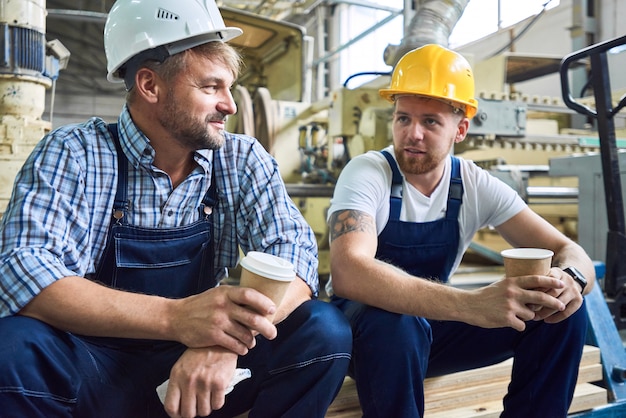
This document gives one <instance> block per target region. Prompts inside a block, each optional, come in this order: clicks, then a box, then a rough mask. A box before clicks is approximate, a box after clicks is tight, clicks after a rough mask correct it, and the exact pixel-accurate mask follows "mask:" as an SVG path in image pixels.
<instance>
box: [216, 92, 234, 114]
mask: <svg viewBox="0 0 626 418" xmlns="http://www.w3.org/2000/svg"><path fill="white" fill-rule="evenodd" d="M217 110H218V111H220V112H222V113H223V114H225V115H234V114H235V113H237V104H236V103H235V99H234V98H233V95H232V93H231V92H230V90H226V91H225V93H224V94H223V96H222V98H221V100H220V101H219V102H218V103H217Z"/></svg>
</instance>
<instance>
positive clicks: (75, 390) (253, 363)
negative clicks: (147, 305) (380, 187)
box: [0, 125, 352, 418]
mask: <svg viewBox="0 0 626 418" xmlns="http://www.w3.org/2000/svg"><path fill="white" fill-rule="evenodd" d="M115 128H116V125H111V126H110V127H109V129H110V130H111V133H112V134H113V136H114V138H115V141H116V148H117V150H118V162H119V167H120V170H119V180H118V188H117V192H116V197H115V203H114V209H115V210H114V213H113V218H114V219H113V221H112V225H111V227H110V230H109V237H108V241H107V247H106V249H105V252H104V254H103V257H102V260H101V262H100V263H99V266H98V268H97V273H96V274H97V280H98V281H100V282H102V283H104V284H106V285H108V286H112V287H115V288H119V289H125V290H130V291H136V292H142V293H149V294H154V295H161V296H165V297H169V298H182V297H185V296H188V295H192V294H196V293H200V292H202V291H203V290H206V289H209V288H211V287H214V286H215V282H214V278H213V261H212V260H213V246H212V237H211V232H212V231H211V229H212V228H211V225H212V224H211V218H212V216H211V214H212V211H211V210H209V209H210V208H212V207H213V206H214V205H215V203H216V202H217V200H216V199H215V197H216V196H217V190H216V187H215V186H214V184H215V182H214V181H212V185H211V187H210V189H209V191H208V192H207V194H206V196H205V197H204V199H203V204H202V205H201V207H200V208H199V209H198V210H200V211H201V213H202V215H203V216H201V219H200V220H199V221H197V222H195V223H193V224H192V225H189V226H183V227H179V228H168V229H161V230H159V229H152V228H142V227H137V226H132V225H129V224H128V223H127V222H126V218H127V217H126V216H124V215H125V211H126V210H127V209H128V206H127V197H126V168H127V166H128V162H127V160H126V157H125V156H124V154H123V152H122V151H121V149H120V147H119V140H118V139H117V130H116V129H115ZM212 178H213V179H215V176H212ZM207 309H211V307H210V306H207ZM277 328H278V336H277V337H276V338H275V339H274V340H271V341H270V340H267V339H265V338H263V337H261V336H259V337H257V344H256V346H255V347H254V349H252V350H250V352H249V353H248V354H247V355H245V356H240V357H239V359H238V364H237V367H240V368H249V369H250V370H252V377H251V378H249V379H247V380H244V381H243V382H240V383H239V384H237V386H236V387H235V389H234V390H233V392H231V393H230V394H228V395H227V397H226V405H225V406H224V407H223V408H222V409H220V410H217V411H214V412H213V413H212V414H211V417H212V418H221V417H232V416H236V415H239V414H241V413H243V412H245V411H248V410H250V409H251V408H252V410H251V411H250V415H249V416H250V417H255V416H257V417H258V416H262V417H263V416H272V417H274V416H276V417H278V416H281V417H294V418H295V417H297V418H301V417H318V418H321V417H323V416H324V413H325V411H326V408H327V406H328V405H329V404H330V403H331V402H332V400H333V398H334V396H335V395H336V393H337V392H338V390H339V388H340V386H341V384H342V383H343V379H344V376H345V374H346V372H347V368H348V364H349V361H350V353H351V351H352V335H351V332H350V326H349V324H348V322H347V320H346V318H345V316H344V315H343V314H342V313H341V312H340V311H339V310H337V309H336V308H335V307H333V306H332V305H330V304H329V303H325V302H321V301H316V300H310V301H307V302H305V303H303V304H301V305H300V306H299V307H298V308H297V309H295V310H294V311H293V312H292V313H291V314H290V315H289V316H288V317H287V318H286V319H284V320H283V321H282V322H281V323H279V324H278V325H277ZM0 335H10V336H11V337H10V338H5V339H0V416H1V417H2V418H5V417H16V418H18V417H19V418H23V417H38V416H49V417H81V418H82V417H85V418H110V417H116V418H160V417H163V418H166V417H167V414H166V413H165V410H164V408H163V405H162V404H161V402H160V401H159V399H158V397H157V394H156V390H155V389H156V387H157V386H158V385H160V384H161V383H163V382H164V381H165V380H166V379H168V377H169V373H170V370H171V368H172V365H173V364H174V363H175V362H176V361H177V360H178V358H179V357H180V355H181V354H182V353H183V352H184V351H185V349H186V347H185V346H183V345H182V344H180V343H177V342H172V341H157V340H146V339H129V338H110V337H92V336H79V335H74V334H71V333H68V332H63V331H60V330H58V329H56V328H54V327H51V326H49V325H47V324H45V323H43V322H41V321H38V320H36V319H33V318H29V317H24V316H20V315H15V316H11V317H7V318H2V319H0ZM264 414H269V415H264Z"/></svg>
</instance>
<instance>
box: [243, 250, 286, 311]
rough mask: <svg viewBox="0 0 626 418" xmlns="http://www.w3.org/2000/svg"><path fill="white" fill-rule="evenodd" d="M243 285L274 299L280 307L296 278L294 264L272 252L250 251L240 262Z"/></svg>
mask: <svg viewBox="0 0 626 418" xmlns="http://www.w3.org/2000/svg"><path fill="white" fill-rule="evenodd" d="M240 265H241V278H240V280H239V285H240V286H241V287H251V288H253V289H256V290H258V291H259V292H261V293H263V294H264V295H265V296H267V297H268V298H270V299H272V301H273V302H274V305H276V307H277V308H278V306H280V303H281V302H282V300H283V297H284V296H285V293H286V292H287V288H288V287H289V284H290V283H291V282H292V281H293V280H294V279H295V277H296V273H295V271H294V267H293V264H291V263H290V262H288V261H287V260H284V259H282V258H280V257H277V256H275V255H272V254H266V253H262V252H258V251H250V252H249V253H248V254H247V255H246V256H245V257H244V258H243V259H242V260H241V262H240Z"/></svg>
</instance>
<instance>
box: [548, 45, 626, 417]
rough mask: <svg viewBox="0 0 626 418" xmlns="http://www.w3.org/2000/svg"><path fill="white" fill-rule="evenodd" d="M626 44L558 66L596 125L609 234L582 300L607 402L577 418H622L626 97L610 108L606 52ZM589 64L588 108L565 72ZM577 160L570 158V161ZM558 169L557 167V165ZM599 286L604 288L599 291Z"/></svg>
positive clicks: (568, 97) (625, 393) (567, 91)
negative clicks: (623, 133)
mask: <svg viewBox="0 0 626 418" xmlns="http://www.w3.org/2000/svg"><path fill="white" fill-rule="evenodd" d="M623 45H626V36H623V37H620V38H616V39H612V40H609V41H606V42H603V43H600V44H597V45H592V46H590V47H588V48H585V49H583V50H581V51H577V52H574V53H572V54H569V55H568V56H566V57H565V58H564V59H563V62H562V65H561V86H562V91H563V100H564V101H565V103H566V105H567V106H568V107H570V108H571V109H573V110H575V111H577V112H579V113H581V114H584V115H587V116H589V117H591V118H593V119H595V121H596V122H597V127H598V132H599V134H600V155H599V158H600V160H601V163H602V176H601V178H602V179H603V184H604V196H605V203H606V213H607V215H608V216H607V218H608V231H607V234H606V235H607V237H606V238H607V240H606V272H605V277H604V280H603V281H602V282H601V283H602V284H603V286H601V285H598V286H595V287H594V289H593V291H592V292H591V293H590V294H589V295H588V296H586V303H587V312H588V314H589V319H590V332H589V338H590V339H591V342H592V343H593V344H595V345H597V346H598V347H599V348H600V353H601V357H602V364H603V368H604V377H605V379H604V383H605V384H606V386H607V389H608V393H609V401H610V402H611V403H609V404H608V405H607V406H606V407H604V408H597V409H594V410H593V411H591V412H589V413H585V414H581V415H577V416H586V417H618V416H624V414H626V386H625V385H624V382H626V351H624V346H623V343H622V341H621V339H620V337H619V334H618V332H617V326H622V325H623V323H624V313H625V309H626V308H625V307H626V304H625V300H626V299H625V298H626V295H625V293H624V292H625V287H624V286H625V284H626V263H625V262H624V256H625V255H626V224H625V222H624V204H623V199H622V198H623V190H622V187H621V173H622V170H621V169H620V166H621V165H620V161H621V160H622V159H621V158H620V154H621V153H619V152H618V149H617V145H616V137H615V121H614V118H615V115H616V114H617V113H618V112H619V111H620V110H622V109H623V108H624V106H626V95H624V96H622V97H621V98H620V99H619V102H618V103H617V105H616V106H614V105H613V97H612V92H611V83H610V74H609V66H608V59H607V52H608V51H610V50H611V49H612V48H616V47H620V46H623ZM585 58H588V59H589V60H590V74H591V76H590V84H591V85H592V87H593V93H594V98H595V103H594V104H595V106H594V107H593V108H592V107H590V106H588V105H585V104H583V103H581V102H580V101H577V100H576V99H574V97H573V95H572V92H571V87H570V82H569V79H568V70H569V69H570V67H571V66H572V63H574V62H577V61H579V60H581V59H585ZM575 159H576V158H575V157H574V160H575ZM557 165H558V164H557ZM601 287H603V288H604V289H603V290H604V293H605V294H606V298H605V295H604V294H603V290H602V289H601Z"/></svg>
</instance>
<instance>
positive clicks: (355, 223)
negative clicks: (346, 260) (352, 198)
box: [328, 210, 376, 242]
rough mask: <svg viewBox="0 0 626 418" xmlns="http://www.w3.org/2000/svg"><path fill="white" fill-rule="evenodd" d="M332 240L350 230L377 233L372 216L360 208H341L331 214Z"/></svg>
mask: <svg viewBox="0 0 626 418" xmlns="http://www.w3.org/2000/svg"><path fill="white" fill-rule="evenodd" d="M328 225H329V227H330V241H331V242H333V241H334V240H335V239H337V238H339V237H340V236H342V235H344V234H347V233H348V232H353V231H359V232H367V233H372V234H374V235H376V227H375V226H374V223H373V220H372V217H371V216H369V215H368V214H366V213H365V212H361V211H359V210H340V211H338V212H334V213H333V214H332V215H331V216H330V221H329V222H328Z"/></svg>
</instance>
